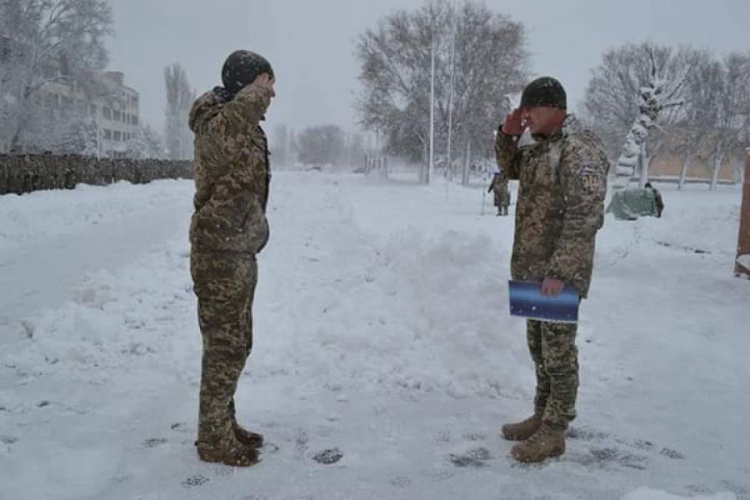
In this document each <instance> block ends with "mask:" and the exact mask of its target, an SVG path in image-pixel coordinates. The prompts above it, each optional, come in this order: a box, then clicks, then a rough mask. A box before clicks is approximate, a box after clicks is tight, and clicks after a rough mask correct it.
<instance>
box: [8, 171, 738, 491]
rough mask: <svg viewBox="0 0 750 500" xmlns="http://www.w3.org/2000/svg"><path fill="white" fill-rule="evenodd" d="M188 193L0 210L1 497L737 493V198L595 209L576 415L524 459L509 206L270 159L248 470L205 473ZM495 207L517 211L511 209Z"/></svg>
mask: <svg viewBox="0 0 750 500" xmlns="http://www.w3.org/2000/svg"><path fill="white" fill-rule="evenodd" d="M191 195H192V185H191V183H190V182H187V181H163V182H157V183H154V184H152V185H149V186H131V185H128V184H118V185H115V186H110V187H106V188H98V187H87V186H81V187H79V188H77V189H76V190H74V191H69V192H67V191H66V192H49V193H35V194H32V195H28V196H22V197H16V196H10V197H2V198H0V221H2V224H0V277H1V279H2V281H1V282H0V293H1V294H2V302H1V303H0V346H1V347H2V354H0V356H1V357H0V498H2V499H3V500H4V499H6V498H7V499H9V500H10V499H12V500H16V499H34V500H37V499H76V500H79V499H91V500H94V499H102V498H107V499H128V500H131V499H138V500H172V499H178V498H179V499H181V498H188V499H190V498H196V499H197V498H225V499H237V500H251V499H252V500H261V499H269V500H270V499H277V498H278V499H326V500H329V499H338V498H340V499H354V498H356V499H359V498H394V499H400V498H403V499H407V498H408V499H414V498H424V499H433V498H451V499H452V498H487V499H496V498H508V499H516V498H517V499H530V498H540V499H541V498H549V499H558V498H562V499H565V498H591V499H600V498H613V499H620V498H627V500H640V499H647V498H653V499H657V498H658V499H662V498H672V497H670V496H668V495H666V494H664V493H659V492H658V491H646V490H643V489H641V488H644V487H645V488H651V489H653V490H661V491H668V492H670V493H672V494H675V495H680V496H682V497H687V496H691V497H693V496H696V495H703V496H702V498H712V499H731V498H739V499H748V498H750V480H749V479H748V478H749V477H750V465H748V460H747V457H748V456H750V439H749V438H748V437H747V432H746V425H745V424H744V423H743V417H745V416H746V415H748V414H750V392H749V391H747V386H748V385H749V384H750V365H748V363H747V362H746V353H747V352H748V349H750V335H749V334H748V329H747V325H746V321H747V310H748V306H750V284H748V282H746V281H742V280H738V279H735V278H733V277H732V274H731V272H732V266H733V260H734V255H733V253H734V248H735V244H736V228H737V220H738V214H739V199H740V194H739V191H736V190H722V191H717V192H706V191H703V190H698V189H696V190H692V191H685V192H677V191H670V190H669V189H668V188H667V190H666V191H665V193H664V196H665V201H666V203H667V210H666V211H665V217H664V218H663V219H661V220H657V219H642V220H639V221H637V222H635V223H620V222H616V221H614V220H613V219H611V218H608V219H607V222H606V226H605V229H604V230H603V231H602V233H601V235H600V239H599V245H598V254H597V264H596V271H595V277H594V284H593V287H592V292H591V298H590V300H588V301H586V302H585V303H584V305H583V309H582V321H581V326H580V329H579V333H580V337H579V348H580V351H581V366H582V372H581V391H580V398H579V400H580V403H579V418H578V419H577V420H576V422H575V423H574V425H573V428H572V429H571V433H570V439H569V441H568V453H567V454H566V455H565V456H564V457H563V458H562V459H559V460H555V461H552V462H550V463H548V464H545V465H543V466H539V467H521V466H518V465H517V464H515V463H514V462H513V461H512V460H511V459H510V458H509V457H508V451H509V449H510V446H511V443H508V442H505V441H503V440H502V439H500V438H499V436H498V431H499V427H500V425H501V423H502V422H504V421H506V420H508V419H515V418H518V417H525V416H526V414H527V412H528V411H529V410H530V408H531V398H532V393H533V371H532V368H531V361H530V359H529V357H528V354H527V351H526V346H525V332H524V322H523V321H522V320H520V319H518V318H511V317H509V316H508V307H507V292H506V290H507V286H506V281H507V279H508V268H509V259H510V247H511V242H512V230H513V221H512V218H496V217H494V216H492V215H491V214H492V212H493V210H492V208H491V207H490V202H489V198H488V200H487V205H486V208H485V211H486V213H487V215H484V216H482V215H480V210H481V200H482V195H481V190H479V189H461V188H457V187H455V186H451V187H450V188H447V187H446V186H444V185H438V186H434V187H420V186H417V185H416V184H414V183H412V182H409V181H406V180H392V181H370V180H367V179H362V178H361V177H355V176H335V175H322V174H318V173H305V174H302V173H279V174H277V175H276V176H275V178H274V183H273V189H272V201H271V205H270V207H269V208H270V212H269V218H270V222H271V226H272V227H271V233H272V239H271V243H270V244H269V246H268V248H267V249H266V250H265V251H264V253H263V254H262V256H261V257H260V273H261V277H260V282H259V286H258V295H257V300H256V304H255V320H256V328H255V330H256V337H255V348H254V353H253V355H252V357H251V359H250V363H249V364H248V369H247V371H246V374H245V376H244V377H243V379H242V381H241V383H240V392H239V395H238V413H239V416H240V419H241V420H242V421H243V422H244V423H246V424H248V426H250V427H251V428H254V429H257V430H260V431H261V432H263V433H264V434H265V435H266V437H267V439H268V441H269V443H270V444H269V445H268V446H267V447H266V448H265V450H264V454H263V462H262V463H261V464H260V465H259V466H257V467H253V468H251V469H231V468H226V467H222V466H214V465H206V464H202V463H200V462H199V461H198V459H197V456H196V454H195V451H194V448H193V446H192V442H193V439H194V435H195V417H196V412H197V387H198V381H199V364H200V334H199V331H198V329H197V321H196V317H195V314H196V313H195V299H194V297H193V294H192V291H191V282H190V277H189V273H188V244H187V238H186V233H187V224H188V219H189V216H190V213H191V204H190V202H191V200H190V197H191ZM511 215H512V211H511Z"/></svg>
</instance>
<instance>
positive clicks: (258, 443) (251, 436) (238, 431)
mask: <svg viewBox="0 0 750 500" xmlns="http://www.w3.org/2000/svg"><path fill="white" fill-rule="evenodd" d="M232 430H233V431H234V437H236V438H237V441H239V442H240V443H242V444H244V445H245V446H247V447H248V448H253V449H256V448H262V447H263V443H264V442H265V440H264V439H263V434H258V433H257V432H252V431H249V430H247V429H245V428H243V427H241V426H240V425H239V424H238V423H234V424H232Z"/></svg>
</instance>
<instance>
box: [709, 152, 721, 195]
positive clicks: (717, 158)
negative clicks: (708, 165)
mask: <svg viewBox="0 0 750 500" xmlns="http://www.w3.org/2000/svg"><path fill="white" fill-rule="evenodd" d="M723 162H724V155H723V154H721V153H716V155H714V171H713V173H712V175H711V191H713V190H714V189H716V186H717V185H718V184H719V174H720V173H721V164H722V163H723Z"/></svg>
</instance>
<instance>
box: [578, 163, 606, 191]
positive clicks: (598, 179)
mask: <svg viewBox="0 0 750 500" xmlns="http://www.w3.org/2000/svg"><path fill="white" fill-rule="evenodd" d="M578 175H579V176H580V178H581V186H582V187H583V190H584V192H586V193H587V194H599V193H600V192H601V191H602V189H603V188H604V182H603V178H602V176H603V173H602V171H601V168H600V165H599V164H598V163H596V162H584V163H581V165H580V167H579V169H578Z"/></svg>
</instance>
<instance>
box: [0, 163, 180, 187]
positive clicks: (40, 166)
mask: <svg viewBox="0 0 750 500" xmlns="http://www.w3.org/2000/svg"><path fill="white" fill-rule="evenodd" d="M192 177H193V162H191V161H167V160H130V159H118V160H109V159H103V160H97V159H96V158H88V157H84V156H75V155H64V156H56V155H0V195H3V194H9V193H16V194H23V193H30V192H32V191H39V190H44V189H73V188H74V187H75V186H76V184H78V183H83V184H91V185H95V186H104V185H107V184H112V183H114V182H118V181H128V182H132V183H133V184H147V183H149V182H151V181H153V180H157V179H191V178H192Z"/></svg>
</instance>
